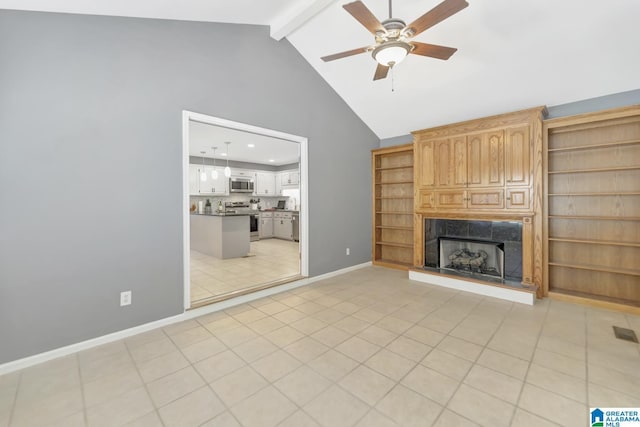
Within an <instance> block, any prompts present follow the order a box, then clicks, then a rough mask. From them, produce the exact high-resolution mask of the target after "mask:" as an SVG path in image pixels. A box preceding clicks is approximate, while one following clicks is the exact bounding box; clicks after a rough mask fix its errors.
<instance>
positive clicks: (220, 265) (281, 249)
mask: <svg viewBox="0 0 640 427" xmlns="http://www.w3.org/2000/svg"><path fill="white" fill-rule="evenodd" d="M299 246H300V245H299V243H298V242H291V241H287V240H280V239H265V240H258V241H255V242H251V248H250V251H251V252H250V256H248V257H244V258H233V259H218V258H214V257H212V256H209V255H205V254H203V253H201V252H198V251H193V250H192V251H191V303H192V304H193V303H198V302H201V301H203V300H206V299H208V298H212V297H216V296H220V295H223V294H226V293H229V292H234V291H238V290H241V289H247V288H251V287H253V286H257V285H262V284H265V283H269V282H274V281H277V280H281V279H286V278H288V277H293V276H298V275H299V274H300V259H299V255H298V253H299V249H298V248H299Z"/></svg>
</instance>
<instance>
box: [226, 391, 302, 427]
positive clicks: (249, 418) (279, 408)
mask: <svg viewBox="0 0 640 427" xmlns="http://www.w3.org/2000/svg"><path fill="white" fill-rule="evenodd" d="M297 409H298V408H297V406H296V405H294V404H293V403H292V402H291V401H290V400H289V399H287V398H286V397H285V396H284V395H283V394H282V393H280V392H279V391H278V390H277V389H275V388H274V387H273V386H267V387H265V388H263V389H262V390H260V391H259V392H258V393H256V394H254V395H253V396H251V397H248V398H247V399H245V400H243V401H242V402H240V403H238V404H236V405H234V406H232V407H231V412H232V413H233V415H235V417H236V418H237V419H238V420H239V421H240V423H241V424H242V425H243V427H273V426H276V425H277V424H278V423H280V422H281V421H283V420H284V419H286V418H287V417H288V416H289V415H291V414H292V413H294V412H295V411H296V410H297Z"/></svg>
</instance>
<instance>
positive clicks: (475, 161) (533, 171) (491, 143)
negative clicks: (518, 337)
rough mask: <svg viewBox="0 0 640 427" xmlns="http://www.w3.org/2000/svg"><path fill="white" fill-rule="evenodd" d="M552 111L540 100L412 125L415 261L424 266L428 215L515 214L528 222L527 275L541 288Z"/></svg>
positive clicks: (493, 218)
mask: <svg viewBox="0 0 640 427" xmlns="http://www.w3.org/2000/svg"><path fill="white" fill-rule="evenodd" d="M545 113H546V110H545V108H544V107H538V108H532V109H529V110H524V111H517V112H514V113H508V114H502V115H499V116H492V117H487V118H484V119H477V120H471V121H467V122H462V123H456V124H452V125H447V126H441V127H437V128H432V129H424V130H420V131H416V132H413V140H414V169H413V171H414V191H415V197H414V215H415V218H414V245H413V253H414V262H413V264H414V267H418V268H422V267H424V244H425V241H424V220H425V219H428V218H444V219H470V220H484V221H500V220H513V221H519V222H522V224H523V249H522V252H523V255H524V259H523V264H524V265H525V270H526V273H525V274H524V275H523V278H522V281H523V283H526V284H535V285H537V286H538V289H541V288H542V287H541V286H540V285H541V284H542V270H543V268H542V119H543V115H544V114H545ZM539 296H542V295H541V294H540V295H539Z"/></svg>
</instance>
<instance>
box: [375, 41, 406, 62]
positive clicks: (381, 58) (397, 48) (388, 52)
mask: <svg viewBox="0 0 640 427" xmlns="http://www.w3.org/2000/svg"><path fill="white" fill-rule="evenodd" d="M410 49H411V48H410V46H409V45H408V44H406V43H402V42H397V43H389V44H386V45H382V46H379V47H377V48H376V49H375V50H374V51H373V57H374V59H375V60H376V61H378V63H379V64H382V65H384V66H387V67H391V66H393V65H397V64H399V63H400V62H402V60H403V59H404V58H406V57H407V54H408V53H409V50H410Z"/></svg>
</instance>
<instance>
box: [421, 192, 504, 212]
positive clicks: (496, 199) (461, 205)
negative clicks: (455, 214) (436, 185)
mask: <svg viewBox="0 0 640 427" xmlns="http://www.w3.org/2000/svg"><path fill="white" fill-rule="evenodd" d="M478 209H482V210H485V209H491V210H499V211H502V210H504V209H505V198H504V190H503V189H499V188H496V189H492V188H488V189H473V190H437V191H430V190H420V191H419V192H418V210H419V211H422V212H426V211H465V213H466V211H468V210H478Z"/></svg>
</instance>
